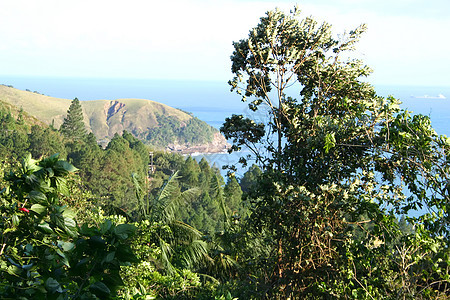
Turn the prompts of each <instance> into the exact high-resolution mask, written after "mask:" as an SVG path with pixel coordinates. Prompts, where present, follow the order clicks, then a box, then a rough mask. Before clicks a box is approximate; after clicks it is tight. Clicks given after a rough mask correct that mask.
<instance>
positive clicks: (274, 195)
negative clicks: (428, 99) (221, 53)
mask: <svg viewBox="0 0 450 300" xmlns="http://www.w3.org/2000/svg"><path fill="white" fill-rule="evenodd" d="M364 30H365V26H360V27H358V28H356V29H355V30H352V31H350V32H349V33H348V34H343V35H340V36H338V37H335V36H334V35H333V33H332V31H331V25H330V24H328V23H322V24H319V23H318V22H316V21H315V20H313V19H312V18H304V19H301V18H300V11H298V10H297V9H295V10H293V11H292V12H291V13H290V14H285V13H284V12H282V11H279V10H274V11H270V12H268V13H267V14H266V16H265V17H263V18H261V21H260V23H259V24H258V25H257V26H256V27H255V28H253V29H252V30H251V31H250V33H249V36H248V38H247V39H244V40H241V41H239V42H237V43H234V49H235V50H234V52H233V55H232V56H231V60H232V63H233V64H232V72H233V73H234V75H235V77H234V78H233V80H231V81H230V84H231V86H232V89H233V90H235V91H237V92H238V93H239V94H241V95H242V100H243V101H247V100H249V99H250V102H249V108H250V110H252V111H255V112H257V113H258V114H257V115H255V118H254V119H252V118H251V117H244V116H242V115H233V116H232V117H231V118H228V119H227V120H226V122H225V124H224V125H223V127H222V128H221V131H222V132H223V133H224V134H225V137H226V138H228V139H232V140H233V147H232V150H239V149H240V148H241V147H244V146H245V147H247V148H248V149H250V150H251V151H252V152H253V154H254V156H255V157H256V160H257V161H258V162H259V164H260V165H261V166H262V170H263V174H262V175H261V176H260V178H259V180H258V184H257V186H256V190H255V191H254V192H253V193H252V196H253V197H254V199H253V200H254V201H253V202H254V203H255V207H254V208H253V211H252V215H251V217H250V218H249V225H251V226H247V227H246V228H249V229H250V228H253V231H254V233H255V235H258V234H259V235H263V236H264V240H265V241H271V242H270V243H266V244H267V245H269V247H271V249H270V251H269V253H270V255H269V256H266V257H264V260H262V259H260V261H264V265H262V266H260V268H259V269H256V271H255V272H257V275H256V276H255V277H258V278H259V280H260V281H259V283H260V284H261V285H263V287H262V288H261V287H258V288H257V290H259V291H265V292H263V294H264V295H260V296H261V297H267V296H268V295H267V294H266V293H268V294H269V298H283V299H286V298H295V299H304V298H308V297H316V298H330V297H337V296H342V297H343V298H347V297H353V298H372V299H373V298H379V297H382V296H386V295H389V296H391V297H393V298H396V297H398V298H399V297H403V296H407V295H417V296H419V297H422V296H424V295H427V294H428V295H436V294H438V293H439V289H442V290H445V289H446V285H440V286H439V287H438V285H437V283H441V282H445V284H446V283H448V280H447V279H446V278H448V264H447V263H444V262H443V261H442V264H440V265H438V268H439V270H438V271H436V272H434V273H433V276H431V278H432V279H429V278H430V277H427V278H428V279H426V280H425V279H423V278H425V277H420V275H418V274H420V272H424V273H423V274H422V275H424V274H429V272H433V271H432V270H431V269H430V268H426V270H425V271H424V270H420V269H415V270H412V268H410V266H414V265H420V266H422V267H425V266H426V265H427V264H430V265H432V264H433V263H434V261H435V260H436V259H437V257H440V259H441V260H442V259H444V257H448V250H447V249H448V245H447V242H442V240H441V239H440V238H439V236H440V235H443V236H448V229H449V228H448V225H446V224H448V223H446V222H447V220H448V219H449V218H448V214H447V212H446V206H445V205H446V204H445V203H447V199H448V191H447V190H445V188H446V186H447V187H448V185H446V184H445V182H446V181H447V180H448V175H447V174H448V170H449V169H450V168H449V162H448V161H447V160H446V159H447V156H446V155H447V153H449V152H447V151H449V147H450V141H449V140H447V139H446V138H439V137H437V135H436V134H435V133H434V131H433V130H432V128H431V126H430V123H429V119H428V118H427V117H424V116H414V117H413V118H412V117H410V116H409V114H408V113H407V112H402V111H401V110H400V108H399V101H398V100H396V99H394V98H391V97H389V98H382V97H378V96H377V95H376V93H375V91H374V88H373V87H372V86H371V85H370V84H368V83H367V81H365V80H363V79H364V77H366V76H368V75H369V74H370V72H371V71H370V69H369V68H368V67H367V66H366V65H364V64H363V62H362V61H360V60H357V59H352V58H351V55H350V51H352V50H353V49H354V45H355V44H356V43H357V42H358V40H359V38H360V36H361V34H362V33H363V32H364ZM262 114H267V118H266V121H265V122H260V121H259V122H258V121H257V119H261V115H262ZM242 161H243V162H244V163H245V162H246V161H245V159H242ZM405 186H406V189H408V190H409V191H408V192H409V193H410V196H409V197H407V195H405ZM421 205H427V206H428V208H429V209H432V210H434V211H435V212H436V213H435V214H429V215H426V216H424V217H423V218H421V219H420V220H418V221H419V222H418V224H423V226H425V227H418V228H422V229H420V230H418V231H417V232H416V233H417V235H416V236H414V238H413V237H411V236H410V237H409V238H410V239H409V240H407V239H404V240H401V241H400V243H402V244H401V245H393V243H395V242H396V241H398V239H397V238H398V237H399V234H401V232H400V231H399V230H398V224H397V222H396V220H395V215H394V214H395V213H396V212H397V213H398V212H401V213H407V212H408V211H409V210H411V209H412V208H417V207H420V206H421ZM387 209H392V210H391V211H389V212H386V210H387ZM438 215H439V216H440V217H436V216H438ZM363 216H366V217H363ZM368 222H370V223H371V224H372V225H373V226H371V227H370V228H369V227H367V228H365V229H366V230H365V231H364V233H365V236H364V240H356V239H355V238H354V237H353V236H352V235H351V232H352V230H353V229H354V227H355V226H356V227H359V226H361V227H362V226H363V224H366V223H368ZM433 224H439V225H437V226H435V227H433ZM431 244H433V245H434V246H433V249H432V250H430V248H427V247H429V246H427V245H431ZM392 247H394V248H395V249H397V252H398V253H405V252H402V251H401V250H402V249H414V251H415V252H414V253H413V256H412V257H413V258H411V257H410V258H409V259H410V261H409V262H408V263H406V264H403V265H402V264H401V263H400V262H399V260H398V258H396V254H393V252H392ZM427 251H428V252H427ZM432 252H434V253H439V254H436V255H428V254H429V253H432ZM419 253H420V254H419ZM427 259H429V260H431V261H433V262H432V263H431V262H425V261H426V260H427ZM253 265H257V264H253ZM374 265H376V266H377V269H374V268H373V267H372V266H374ZM393 265H399V266H401V268H403V269H402V272H400V273H399V275H398V276H397V275H393V274H397V273H396V270H397V269H396V268H393V267H392V266H393ZM402 266H403V267H402ZM435 266H437V265H435ZM446 268H447V269H446ZM414 272H417V273H414ZM426 272H428V273H426ZM441 274H444V275H443V276H442V275H441ZM424 276H425V275H424ZM419 277H420V278H422V279H423V280H425V282H420V280H416V281H414V280H415V279H414V278H419ZM257 282H258V281H257Z"/></svg>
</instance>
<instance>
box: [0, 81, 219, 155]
mask: <svg viewBox="0 0 450 300" xmlns="http://www.w3.org/2000/svg"><path fill="white" fill-rule="evenodd" d="M0 101H3V102H6V103H9V104H11V105H14V106H16V107H18V108H21V109H23V111H25V112H27V113H29V114H30V115H32V116H34V117H36V118H37V119H38V120H41V121H42V122H44V123H46V124H53V126H54V127H55V128H59V127H60V126H61V124H62V123H63V120H64V117H65V116H66V113H67V110H68V109H69V106H70V103H71V101H72V100H70V99H60V98H54V97H49V96H45V95H41V94H38V93H35V92H30V91H22V90H18V89H15V88H13V87H11V86H5V85H0ZM80 103H81V105H82V108H83V113H84V120H85V123H86V128H87V129H88V130H89V131H91V132H93V133H94V135H95V136H96V137H97V140H98V141H99V142H102V143H106V142H107V141H109V140H110V139H111V138H112V137H113V136H114V134H115V133H119V134H120V133H122V131H123V130H127V131H129V132H131V133H132V134H133V135H135V136H136V137H138V138H140V139H141V140H142V141H144V142H145V143H147V144H152V145H155V146H159V147H161V148H169V149H174V148H176V149H177V150H178V151H179V152H189V151H188V150H187V149H189V148H191V147H194V146H197V147H198V146H199V145H206V144H208V143H212V142H214V143H215V144H220V146H219V148H221V149H220V151H222V150H223V148H225V147H226V141H225V139H224V138H223V140H222V139H221V138H220V137H219V136H220V134H218V132H217V130H216V129H214V128H213V127H211V126H209V125H208V124H206V123H205V122H203V121H200V120H198V119H196V118H194V117H193V116H191V115H189V114H187V113H185V112H183V111H181V110H178V109H175V108H172V107H170V106H167V105H164V104H162V103H158V102H155V101H150V100H145V99H117V100H92V101H81V102H80ZM218 139H219V140H220V142H219V141H218ZM218 142H219V143H218ZM197 150H198V149H197ZM217 151H219V149H217ZM209 152H216V151H209Z"/></svg>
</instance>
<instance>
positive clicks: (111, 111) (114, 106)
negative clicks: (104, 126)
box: [105, 100, 125, 121]
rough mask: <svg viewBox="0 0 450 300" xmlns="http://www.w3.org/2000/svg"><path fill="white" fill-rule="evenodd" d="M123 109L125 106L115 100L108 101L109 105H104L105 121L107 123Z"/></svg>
mask: <svg viewBox="0 0 450 300" xmlns="http://www.w3.org/2000/svg"><path fill="white" fill-rule="evenodd" d="M123 107H125V104H124V103H122V102H119V101H117V100H114V101H110V102H109V105H105V113H106V120H107V121H108V120H109V119H111V117H113V116H114V115H116V114H117V113H118V112H119V111H120V110H121V109H122V108H123Z"/></svg>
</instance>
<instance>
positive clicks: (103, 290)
mask: <svg viewBox="0 0 450 300" xmlns="http://www.w3.org/2000/svg"><path fill="white" fill-rule="evenodd" d="M89 290H90V291H91V292H92V293H93V294H95V295H96V296H97V297H99V298H105V297H108V296H109V295H110V294H111V290H110V289H109V288H108V287H107V286H106V284H104V283H103V282H101V281H97V282H94V283H93V284H91V285H90V286H89Z"/></svg>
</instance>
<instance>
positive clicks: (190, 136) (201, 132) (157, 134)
mask: <svg viewBox="0 0 450 300" xmlns="http://www.w3.org/2000/svg"><path fill="white" fill-rule="evenodd" d="M156 119H157V122H158V126H157V127H154V128H151V129H149V130H148V132H146V133H145V135H146V136H141V137H142V138H143V139H144V140H146V141H147V142H148V143H149V144H150V145H153V146H156V147H160V148H165V147H167V146H170V145H173V144H180V145H181V144H186V145H191V146H193V145H201V144H205V143H208V142H211V141H212V140H213V137H214V133H216V131H217V130H216V129H214V128H213V127H211V126H209V125H207V124H206V123H205V122H203V121H201V120H199V119H198V118H196V117H193V116H192V117H191V118H190V119H189V120H188V121H186V122H182V121H180V120H179V119H178V118H176V117H173V116H170V115H168V116H166V115H163V114H156Z"/></svg>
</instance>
